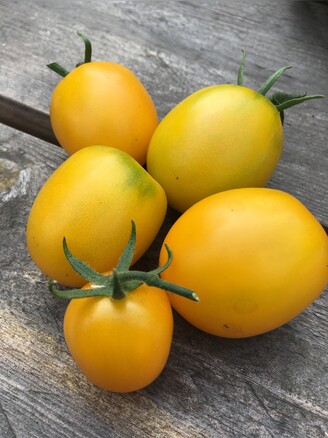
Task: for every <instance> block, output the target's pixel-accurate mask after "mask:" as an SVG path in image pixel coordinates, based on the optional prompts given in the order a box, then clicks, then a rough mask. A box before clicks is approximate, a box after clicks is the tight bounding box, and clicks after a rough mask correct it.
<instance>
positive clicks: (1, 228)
mask: <svg viewBox="0 0 328 438" xmlns="http://www.w3.org/2000/svg"><path fill="white" fill-rule="evenodd" d="M0 24H1V25H0V36H1V39H0V41H1V44H0V55H1V63H0V122H2V123H5V124H7V125H10V126H12V128H9V127H7V126H4V125H0V242H1V243H0V245H1V255H0V402H1V404H0V437H1V438H12V437H17V438H30V437H31V438H34V437H35V438H43V437H49V438H57V437H58V438H75V437H77V438H89V437H90V438H107V437H111V438H112V437H115V438H116V437H119V438H121V437H122V438H123V437H124V438H125V437H126V438H130V437H160V438H162V437H163V438H164V437H172V438H173V437H174V438H176V437H179V438H180V437H182V438H193V437H206V438H207V437H215V438H216V437H218V438H221V437H222V438H225V437H238V438H239V437H261V438H262V437H264V438H266V437H277V438H280V437H282V438H284V437H295V438H298V437H301V438H303V437H304V438H308V437H309V438H312V437H320V438H321V437H323V438H325V437H327V436H328V377H327V371H328V346H327V329H328V315H327V312H328V311H327V308H328V294H327V292H326V293H324V294H323V295H322V296H321V297H320V298H319V299H318V300H317V301H316V302H315V303H314V304H313V305H312V306H310V307H309V308H308V309H307V310H306V311H305V312H304V313H302V314H301V315H300V316H299V317H297V318H296V319H295V320H294V321H292V322H290V323H289V324H287V325H285V326H283V327H281V328H279V329H277V330H275V331H273V332H271V333H268V334H265V335H262V336H258V337H255V338H252V339H244V340H224V339H219V338H216V337H214V336H210V335H206V334H204V333H202V332H200V331H198V330H197V329H195V328H193V327H192V326H190V325H189V324H187V323H186V322H185V321H184V320H182V318H180V317H179V316H178V315H176V314H175V331H174V339H173V345H172V351H171V355H170V358H169V361H168V364H167V366H166V368H165V370H164V372H163V373H162V375H161V376H160V377H159V378H158V379H157V380H156V381H155V382H154V383H153V384H152V385H150V386H149V387H148V388H146V389H144V390H142V391H140V392H138V393H133V394H125V395H119V394H112V393H109V392H106V391H102V390H100V389H97V388H96V387H94V386H93V385H92V384H90V383H89V382H87V381H86V379H85V378H84V377H83V376H82V375H81V374H80V373H79V371H78V370H77V368H76V366H75V364H74V362H73V360H72V358H71V357H70V355H69V353H68V350H67V347H66V345H65V342H64V338H63V334H62V321H63V315H64V311H65V307H66V303H65V302H63V301H60V300H56V299H54V298H53V297H52V296H51V295H50V293H49V292H48V291H47V279H46V278H45V277H44V276H43V275H42V274H41V273H40V272H39V271H38V269H37V268H36V266H35V265H34V264H33V262H32V261H31V259H30V257H29V255H28V253H27V250H26V246H25V225H26V220H27V216H28V212H29V209H30V207H31V205H32V202H33V199H34V197H35V196H36V194H37V192H38V190H39V188H40V187H41V185H42V184H43V182H44V181H45V180H46V178H47V177H48V176H49V175H50V174H51V172H53V170H54V169H55V168H56V167H57V166H58V165H59V164H60V163H61V162H62V161H63V160H64V159H65V157H66V154H65V152H64V151H62V150H61V149H60V148H59V147H58V146H55V145H53V144H50V143H48V142H53V143H54V142H55V139H54V137H53V134H52V132H51V128H50V124H49V117H48V108H49V101H50V97H51V93H52V90H53V88H54V87H55V85H56V83H57V82H58V78H57V77H56V75H55V74H54V73H52V72H50V71H48V70H47V68H46V67H45V65H46V64H47V63H48V62H50V61H54V60H57V61H59V62H61V63H62V64H63V65H65V66H67V67H68V68H72V67H73V65H74V64H75V63H76V62H77V61H80V60H81V58H82V53H83V47H82V42H81V41H80V39H79V38H78V37H77V36H76V31H77V30H82V31H84V32H85V33H86V34H87V35H89V36H90V38H91V39H92V41H93V46H94V59H108V60H113V61H116V62H120V63H122V64H124V65H126V66H127V67H129V68H131V69H132V70H133V71H134V72H135V73H136V74H137V75H138V77H139V78H140V79H141V81H142V82H143V83H144V84H145V86H146V88H147V89H148V90H149V92H150V94H151V95H152V97H153V99H154V102H155V104H156V106H157V108H158V112H159V115H160V118H162V117H163V116H164V115H165V114H166V113H167V112H168V111H169V110H170V109H171V108H172V107H173V106H174V105H175V104H176V103H178V102H179V101H180V100H181V99H183V98H184V97H185V96H186V95H188V94H189V93H191V92H192V91H194V90H196V89H198V88H200V87H203V86H206V85H210V84H214V83H225V82H235V80H236V73H237V69H238V63H239V59H240V54H241V49H242V48H245V49H246V51H247V53H248V58H247V64H246V72H245V79H246V84H248V85H250V86H252V87H255V88H258V87H259V86H260V85H262V83H263V82H264V80H265V79H266V78H267V76H268V75H269V74H270V73H271V72H272V71H274V70H275V69H277V68H278V67H280V66H281V65H285V64H293V65H294V68H293V69H291V70H289V71H288V72H286V75H285V76H284V77H283V78H281V80H280V81H279V86H277V87H276V89H280V88H283V89H285V90H288V89H289V90H290V91H293V92H295V91H301V92H302V91H304V90H307V91H308V92H309V93H323V94H326V95H327V96H328V81H327V72H328V5H327V4H326V3H325V2H314V1H313V2H310V1H285V2H282V1H280V2H271V1H269V0H265V1H260V0H253V1H252V2H244V1H242V0H234V1H228V0H225V1H223V0H220V1H218V0H216V1H214V0H213V1H210V0H206V1H203V2H197V1H182V0H181V1H170V0H167V1H165V2H164V1H162V0H159V1H146V0H140V1H132V0H130V1H113V0H110V1H105V0H94V1H93V2H84V1H82V0H71V1H70V2H67V1H64V0H57V1H56V2H50V1H46V0H33V1H32V0H30V1H23V0H11V1H10V2H8V1H6V0H0ZM13 128H15V129H13ZM22 131H25V132H27V133H29V134H32V135H28V134H25V133H23V132H22ZM327 134H328V112H327V99H323V100H321V101H313V102H308V103H305V104H303V105H302V106H300V107H297V108H293V109H291V110H290V111H288V113H287V114H286V122H285V150H284V153H283V157H282V160H281V162H280V164H279V166H278V168H277V170H276V172H275V174H274V175H273V177H272V179H271V181H270V183H269V185H270V186H271V187H276V188H280V189H282V190H286V191H288V192H290V193H292V194H294V195H295V196H297V197H298V198H299V199H300V200H301V201H302V202H304V203H305V205H307V206H308V208H309V209H310V210H311V211H312V212H313V213H314V214H315V215H316V217H317V218H318V219H319V220H320V221H321V223H322V224H323V225H325V226H327V225H328V202H327V201H328V191H327V183H328V178H327V168H328V166H327V165H328V153H327V138H328V135H327ZM37 137H39V138H37ZM40 138H41V139H45V140H47V142H45V141H42V140H40ZM176 217H177V214H176V213H174V212H173V211H169V214H168V216H167V219H166V221H165V224H164V226H163V228H162V230H161V232H160V234H159V236H158V238H157V239H156V241H155V243H154V245H153V246H152V247H151V249H150V250H149V251H148V252H147V254H146V255H145V256H144V257H143V259H142V260H141V261H140V262H139V267H141V268H145V269H146V268H149V267H154V266H155V265H156V262H157V256H158V249H159V246H160V244H161V242H162V239H163V236H164V235H165V233H166V231H167V230H168V228H169V227H170V225H171V224H172V223H173V221H174V220H175V219H176Z"/></svg>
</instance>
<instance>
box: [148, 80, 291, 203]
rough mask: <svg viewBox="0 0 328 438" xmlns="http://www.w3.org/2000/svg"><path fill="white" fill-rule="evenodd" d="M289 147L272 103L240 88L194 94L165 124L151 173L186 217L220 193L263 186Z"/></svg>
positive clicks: (151, 155)
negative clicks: (204, 201)
mask: <svg viewBox="0 0 328 438" xmlns="http://www.w3.org/2000/svg"><path fill="white" fill-rule="evenodd" d="M282 148H283V129H282V124H281V120H280V115H279V112H278V111H277V109H276V107H275V106H274V105H273V104H272V103H271V102H270V100H269V99H267V98H266V97H264V96H262V95H261V94H259V93H257V92H255V91H253V90H251V89H249V88H246V87H243V86H239V85H231V84H227V85H215V86H211V87H207V88H204V89H202V90H199V91H197V92H196V93H194V94H192V95H190V96H189V97H187V98H186V99H185V100H183V101H182V102H180V103H179V104H178V105H177V106H176V107H175V108H173V109H172V110H171V111H170V112H169V113H168V114H167V115H166V117H165V118H164V119H163V120H162V121H161V122H160V124H159V125H158V127H157V129H156V130H155V132H154V134H153V137H152V139H151V142H150V145H149V149H148V154H147V169H148V171H149V173H150V174H151V175H152V176H153V177H154V178H155V179H156V180H157V181H158V182H159V183H160V184H161V185H162V187H163V188H164V190H165V192H166V194H167V197H168V203H169V204H170V205H171V206H172V207H173V208H175V209H176V210H178V211H180V212H183V211H185V210H186V209H187V208H189V207H190V206H191V205H193V204H195V203H196V202H198V201H199V200H201V199H203V198H205V197H207V196H209V195H212V194H214V193H217V192H220V191H224V190H229V189H234V188H239V187H263V186H265V185H266V183H267V181H268V180H269V178H270V176H271V175H272V173H273V171H274V169H275V167H276V165H277V163H278V161H279V158H280V155H281V152H282Z"/></svg>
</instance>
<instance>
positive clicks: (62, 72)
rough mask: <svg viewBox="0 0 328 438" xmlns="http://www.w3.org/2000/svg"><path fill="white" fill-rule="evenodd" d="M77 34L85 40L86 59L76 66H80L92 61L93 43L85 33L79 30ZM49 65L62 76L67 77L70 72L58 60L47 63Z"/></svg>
mask: <svg viewBox="0 0 328 438" xmlns="http://www.w3.org/2000/svg"><path fill="white" fill-rule="evenodd" d="M77 34H78V36H80V37H81V38H82V39H83V41H84V61H83V62H79V63H77V64H76V67H79V66H80V65H82V64H86V63H88V62H91V57H92V45H91V42H90V40H89V38H88V37H87V36H86V35H85V34H84V33H82V32H77ZM47 67H48V68H50V70H52V71H54V72H55V73H58V74H59V75H60V76H62V77H65V76H67V75H68V74H69V71H68V70H66V68H64V67H62V66H61V65H60V64H58V62H51V63H50V64H47Z"/></svg>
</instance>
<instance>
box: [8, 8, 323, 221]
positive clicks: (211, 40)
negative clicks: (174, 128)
mask: <svg viewBox="0 0 328 438" xmlns="http://www.w3.org/2000/svg"><path fill="white" fill-rule="evenodd" d="M13 4H14V6H15V7H13ZM0 13H1V16H2V17H3V23H4V26H3V27H2V34H3V38H2V41H3V43H2V45H1V48H0V50H1V59H2V60H3V62H2V63H1V65H0V121H2V122H3V123H6V124H8V125H10V126H13V127H16V128H18V129H20V130H23V131H25V132H28V133H32V134H33V135H35V136H38V137H40V138H42V139H45V140H47V141H50V142H55V139H54V136H53V133H52V132H51V128H50V124H49V119H48V108H49V102H50V99H51V93H52V90H53V89H54V87H55V85H56V83H57V82H58V80H59V79H58V78H57V77H56V75H55V74H54V73H53V72H51V71H49V70H48V69H47V68H46V64H47V63H49V62H50V61H54V60H57V61H60V62H61V63H62V64H63V65H64V66H66V67H67V68H68V69H71V68H73V67H74V65H75V63H76V62H77V61H79V60H80V59H81V57H82V55H83V44H82V40H81V39H80V38H79V37H78V36H77V35H76V30H78V29H79V30H82V31H84V32H85V33H86V34H87V35H89V36H90V38H91V39H92V41H93V48H94V59H110V60H113V61H116V62H120V63H122V64H124V65H126V66H127V67H129V68H131V69H132V71H134V73H135V74H136V75H137V76H138V77H139V78H140V79H141V81H142V82H143V83H144V84H145V86H146V88H147V89H148V90H149V92H150V94H151V96H152V97H153V99H154V102H155V105H156V107H157V109H158V112H159V116H160V118H162V117H163V116H164V115H165V114H166V113H167V112H168V111H169V110H170V109H171V108H172V107H174V106H175V105H176V104H177V103H178V102H179V101H180V100H182V99H183V98H184V97H186V96H187V95H188V94H190V93H191V92H193V91H195V90H197V89H199V88H200V87H203V86H207V85H211V84H215V83H225V82H235V81H236V74H237V68H238V63H239V58H240V53H241V49H242V48H245V49H246V51H247V53H248V58H247V63H246V72H245V80H246V84H247V85H249V86H251V87H254V88H259V86H260V85H261V84H262V83H263V82H264V80H265V79H266V78H267V77H268V76H269V74H271V73H272V71H274V70H275V69H277V68H278V67H280V66H281V65H286V64H293V65H294V68H293V69H291V70H288V71H287V72H286V74H285V75H284V76H283V77H282V78H281V79H280V81H279V83H278V85H277V87H276V88H275V90H276V89H283V90H287V91H291V92H298V91H299V92H303V91H305V90H307V91H308V92H309V93H323V94H326V95H328V81H327V71H328V50H327V47H328V30H327V29H328V26H327V24H328V8H327V7H326V5H325V4H323V3H320V2H309V1H302V2H299V1H286V2H284V3H283V4H281V5H280V6H279V7H276V5H275V4H273V3H272V2H270V1H268V0H265V1H260V0H256V1H252V2H251V4H249V5H248V6H247V7H246V6H245V4H244V2H243V1H241V0H235V1H234V2H229V1H216V2H210V1H205V2H201V3H199V2H196V1H170V0H169V1H165V2H164V1H157V2H147V1H145V0H141V1H138V2H133V1H110V2H104V1H103V0H95V1H94V2H92V3H90V2H83V1H82V0H72V1H71V2H70V7H68V8H67V3H66V2H65V1H64V0H58V1H56V3H55V4H53V5H51V7H49V4H48V2H47V1H46V0H35V1H33V2H30V4H29V8H28V10H26V3H25V2H24V1H22V0H15V1H14V2H13V3H9V2H3V3H0ZM327 135H328V111H327V102H326V99H322V100H318V101H310V102H307V103H304V104H302V106H300V107H296V108H292V109H290V110H289V111H288V112H287V113H286V121H285V150H284V155H283V157H282V161H281V163H280V166H279V167H278V169H277V171H276V173H275V175H274V176H273V178H272V180H271V181H270V186H272V187H276V186H279V187H280V188H282V189H283V190H286V191H290V192H291V193H292V194H293V195H295V196H296V197H298V198H299V199H300V200H301V201H302V202H304V203H305V205H307V206H308V207H309V208H310V209H311V211H312V212H313V214H315V215H316V217H317V218H318V219H319V220H320V221H321V223H322V224H323V225H324V226H325V227H327V225H328V212H327V209H328V191H327V184H328V177H327V168H328V153H327Z"/></svg>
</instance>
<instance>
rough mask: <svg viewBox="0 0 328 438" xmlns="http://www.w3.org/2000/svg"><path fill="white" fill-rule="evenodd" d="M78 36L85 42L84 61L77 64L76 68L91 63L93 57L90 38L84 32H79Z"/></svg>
mask: <svg viewBox="0 0 328 438" xmlns="http://www.w3.org/2000/svg"><path fill="white" fill-rule="evenodd" d="M77 34H78V36H80V37H81V38H82V39H83V41H84V61H83V62H79V63H78V64H76V67H78V66H79V65H82V64H86V63H88V62H91V57H92V45H91V42H90V40H89V38H88V37H87V36H86V35H85V34H84V33H82V32H77Z"/></svg>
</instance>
